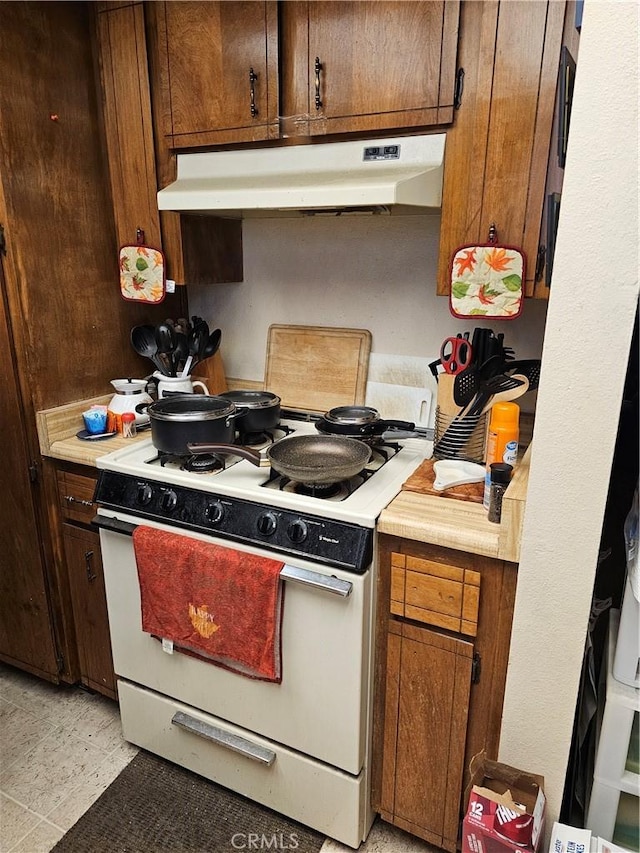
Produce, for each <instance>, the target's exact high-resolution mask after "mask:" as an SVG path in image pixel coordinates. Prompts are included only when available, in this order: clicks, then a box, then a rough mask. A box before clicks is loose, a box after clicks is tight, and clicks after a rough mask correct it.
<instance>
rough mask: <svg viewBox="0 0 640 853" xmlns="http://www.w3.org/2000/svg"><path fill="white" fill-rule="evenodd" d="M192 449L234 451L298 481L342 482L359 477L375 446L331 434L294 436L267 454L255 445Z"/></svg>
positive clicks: (193, 446)
mask: <svg viewBox="0 0 640 853" xmlns="http://www.w3.org/2000/svg"><path fill="white" fill-rule="evenodd" d="M188 448H189V452H190V453H193V454H198V453H232V454H234V455H235V456H241V457H242V458H243V459H247V460H248V461H249V462H252V463H253V464H254V465H257V466H263V465H269V464H270V465H271V467H272V468H273V469H274V470H275V471H276V472H277V473H278V474H282V475H283V476H284V477H289V479H291V480H295V481H296V482H297V483H308V484H310V485H316V484H319V483H325V484H328V483H339V482H341V481H342V480H348V479H350V478H351V477H355V475H356V474H359V473H360V471H362V469H363V468H364V467H365V465H366V464H367V462H368V461H369V459H370V457H371V448H370V447H369V446H368V445H366V444H364V442H362V441H357V440H356V439H353V438H341V437H339V436H329V435H292V436H289V437H288V438H281V439H280V441H276V442H275V444H272V445H271V446H270V447H268V448H267V455H266V457H264V456H263V455H262V454H261V453H259V452H258V451H257V450H254V449H253V448H251V447H242V446H237V445H235V444H234V445H228V444H199V443H189V446H188Z"/></svg>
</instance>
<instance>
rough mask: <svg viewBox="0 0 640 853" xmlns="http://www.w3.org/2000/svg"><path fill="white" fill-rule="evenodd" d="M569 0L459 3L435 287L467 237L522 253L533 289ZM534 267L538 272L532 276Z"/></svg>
mask: <svg viewBox="0 0 640 853" xmlns="http://www.w3.org/2000/svg"><path fill="white" fill-rule="evenodd" d="M574 9H575V4H574V3H573V2H564V0H557V2H556V0H549V2H538V3H511V2H506V0H502V2H498V0H486V2H482V3H464V4H463V8H462V12H461V24H460V30H461V39H460V50H459V56H458V65H459V66H460V67H462V68H463V69H464V91H463V95H462V101H461V105H460V108H459V109H458V110H457V111H456V116H455V122H454V125H453V127H452V128H451V130H450V131H449V132H448V134H447V146H446V152H445V170H444V186H443V204H442V220H441V232H440V254H439V266H438V293H441V294H448V292H449V288H450V278H449V277H450V272H449V265H450V263H451V258H452V256H453V254H454V252H455V250H456V249H457V248H458V247H459V246H461V245H464V244H476V243H478V242H481V243H484V242H486V240H487V236H488V233H489V227H490V226H491V225H492V224H495V226H496V228H497V230H498V235H499V240H500V241H501V242H502V243H504V244H507V245H511V246H517V247H520V248H522V249H524V251H525V255H526V258H527V268H526V283H525V291H526V294H527V295H528V296H531V295H535V296H546V293H545V292H544V290H543V289H541V288H540V287H538V288H537V289H536V287H535V280H536V266H537V258H538V247H539V244H540V242H539V238H540V227H541V221H542V217H543V207H544V194H545V183H546V180H547V171H548V169H549V168H550V167H551V163H550V146H551V137H552V127H553V120H554V112H555V105H556V88H557V84H558V68H559V62H560V54H561V49H562V43H563V39H564V38H566V35H565V31H566V33H568V32H570V30H571V28H572V27H573V30H574V31H575V26H574V24H573V21H574V15H575V11H574ZM539 274H540V270H538V275H539Z"/></svg>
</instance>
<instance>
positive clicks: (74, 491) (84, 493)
mask: <svg viewBox="0 0 640 853" xmlns="http://www.w3.org/2000/svg"><path fill="white" fill-rule="evenodd" d="M56 476H57V481H58V502H59V507H60V513H61V515H62V517H63V518H67V519H69V520H70V521H74V522H79V523H80V524H91V520H92V518H93V517H94V515H95V514H96V505H95V504H94V502H93V493H94V491H95V488H96V480H95V477H84V476H83V475H82V474H73V473H71V472H69V471H64V470H58V471H57V472H56Z"/></svg>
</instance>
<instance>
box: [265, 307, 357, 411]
mask: <svg viewBox="0 0 640 853" xmlns="http://www.w3.org/2000/svg"><path fill="white" fill-rule="evenodd" d="M370 352H371V332H369V331H367V330H366V329H343V328H338V327H335V328H334V327H332V326H289V325H278V324H275V325H272V326H270V327H269V335H268V340H267V357H266V367H265V379H264V387H265V390H267V391H271V392H272V393H274V394H277V395H278V396H279V397H280V399H281V400H282V405H283V406H285V407H287V408H290V409H304V410H305V411H310V412H319V413H320V414H324V413H325V412H328V411H329V409H332V408H335V407H336V406H353V405H363V404H364V400H365V389H366V384H367V371H368V367H369V353H370Z"/></svg>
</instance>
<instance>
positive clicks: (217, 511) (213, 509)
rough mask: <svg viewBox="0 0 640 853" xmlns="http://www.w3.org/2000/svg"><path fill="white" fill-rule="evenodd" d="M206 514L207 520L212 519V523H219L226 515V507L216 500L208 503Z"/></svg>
mask: <svg viewBox="0 0 640 853" xmlns="http://www.w3.org/2000/svg"><path fill="white" fill-rule="evenodd" d="M204 514H205V518H206V519H207V521H210V522H211V523H212V524H217V523H218V522H219V521H220V520H221V519H222V517H223V516H224V507H223V506H222V502H221V501H214V502H213V503H210V504H207V508H206V509H205V511H204Z"/></svg>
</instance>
